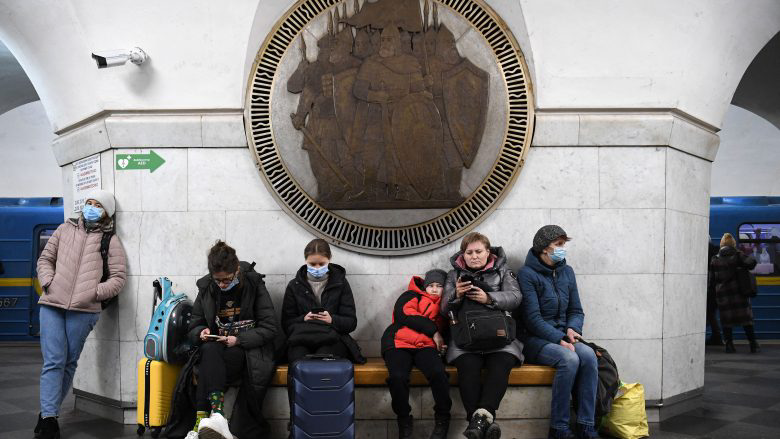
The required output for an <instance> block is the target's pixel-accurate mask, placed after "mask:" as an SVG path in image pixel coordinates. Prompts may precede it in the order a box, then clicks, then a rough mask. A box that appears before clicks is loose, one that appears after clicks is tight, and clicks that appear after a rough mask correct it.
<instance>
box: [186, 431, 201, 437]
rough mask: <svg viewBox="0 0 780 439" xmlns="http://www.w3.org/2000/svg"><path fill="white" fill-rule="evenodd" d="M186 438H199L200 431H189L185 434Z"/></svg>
mask: <svg viewBox="0 0 780 439" xmlns="http://www.w3.org/2000/svg"><path fill="white" fill-rule="evenodd" d="M184 439H198V432H197V431H190V432H189V433H187V436H184Z"/></svg>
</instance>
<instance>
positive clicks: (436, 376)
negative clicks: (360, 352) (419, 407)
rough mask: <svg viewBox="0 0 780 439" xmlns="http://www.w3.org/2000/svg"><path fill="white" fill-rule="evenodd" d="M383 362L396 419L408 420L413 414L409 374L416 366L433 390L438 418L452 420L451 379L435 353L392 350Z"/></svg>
mask: <svg viewBox="0 0 780 439" xmlns="http://www.w3.org/2000/svg"><path fill="white" fill-rule="evenodd" d="M384 358H385V364H386V365H387V371H388V372H389V377H388V379H387V385H388V387H389V388H390V396H391V397H392V404H391V405H392V407H393V412H395V414H396V416H398V417H399V418H405V417H407V416H409V414H410V413H411V411H412V407H411V406H410V405H409V373H411V371H412V367H413V366H417V368H418V369H420V371H421V372H422V373H423V375H425V378H426V379H427V380H428V383H429V384H430V386H431V393H433V402H434V405H433V413H434V415H435V418H436V419H449V418H450V408H452V399H450V382H449V376H448V375H447V371H446V370H445V369H444V363H443V362H442V361H441V357H439V353H438V352H436V349H434V348H422V349H396V348H393V349H388V350H387V351H386V352H385V354H384Z"/></svg>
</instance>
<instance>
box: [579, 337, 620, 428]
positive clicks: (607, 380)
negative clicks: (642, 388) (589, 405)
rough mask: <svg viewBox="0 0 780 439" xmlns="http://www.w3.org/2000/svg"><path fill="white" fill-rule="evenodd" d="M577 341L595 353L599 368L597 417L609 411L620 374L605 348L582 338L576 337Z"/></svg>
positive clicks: (618, 383)
mask: <svg viewBox="0 0 780 439" xmlns="http://www.w3.org/2000/svg"><path fill="white" fill-rule="evenodd" d="M578 341H579V342H580V343H582V344H584V345H585V346H588V347H589V348H591V349H593V352H595V353H596V362H597V364H598V368H599V383H598V388H597V389H596V418H597V419H598V418H599V417H601V416H604V415H606V414H607V413H609V410H610V409H611V408H612V401H613V400H614V399H615V395H617V391H618V388H620V376H619V375H618V370H617V365H616V364H615V360H613V359H612V356H611V355H609V352H607V350H606V349H604V348H602V347H601V346H598V345H597V344H595V343H590V342H587V341H585V340H583V339H582V338H578Z"/></svg>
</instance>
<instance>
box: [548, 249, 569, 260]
mask: <svg viewBox="0 0 780 439" xmlns="http://www.w3.org/2000/svg"><path fill="white" fill-rule="evenodd" d="M550 259H552V261H553V262H555V263H558V262H561V261H562V260H564V259H566V248H564V247H555V248H553V252H552V254H551V255H550Z"/></svg>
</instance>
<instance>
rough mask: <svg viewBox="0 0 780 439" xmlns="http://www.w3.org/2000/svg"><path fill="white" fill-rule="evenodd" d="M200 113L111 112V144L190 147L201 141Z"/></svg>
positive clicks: (135, 146)
mask: <svg viewBox="0 0 780 439" xmlns="http://www.w3.org/2000/svg"><path fill="white" fill-rule="evenodd" d="M200 118H201V116H200V115H173V114H169V115H144V116H110V117H108V118H106V120H105V123H106V129H107V130H108V137H109V139H111V146H112V147H114V148H192V147H199V146H202V145H203V140H202V138H201V126H200Z"/></svg>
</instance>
